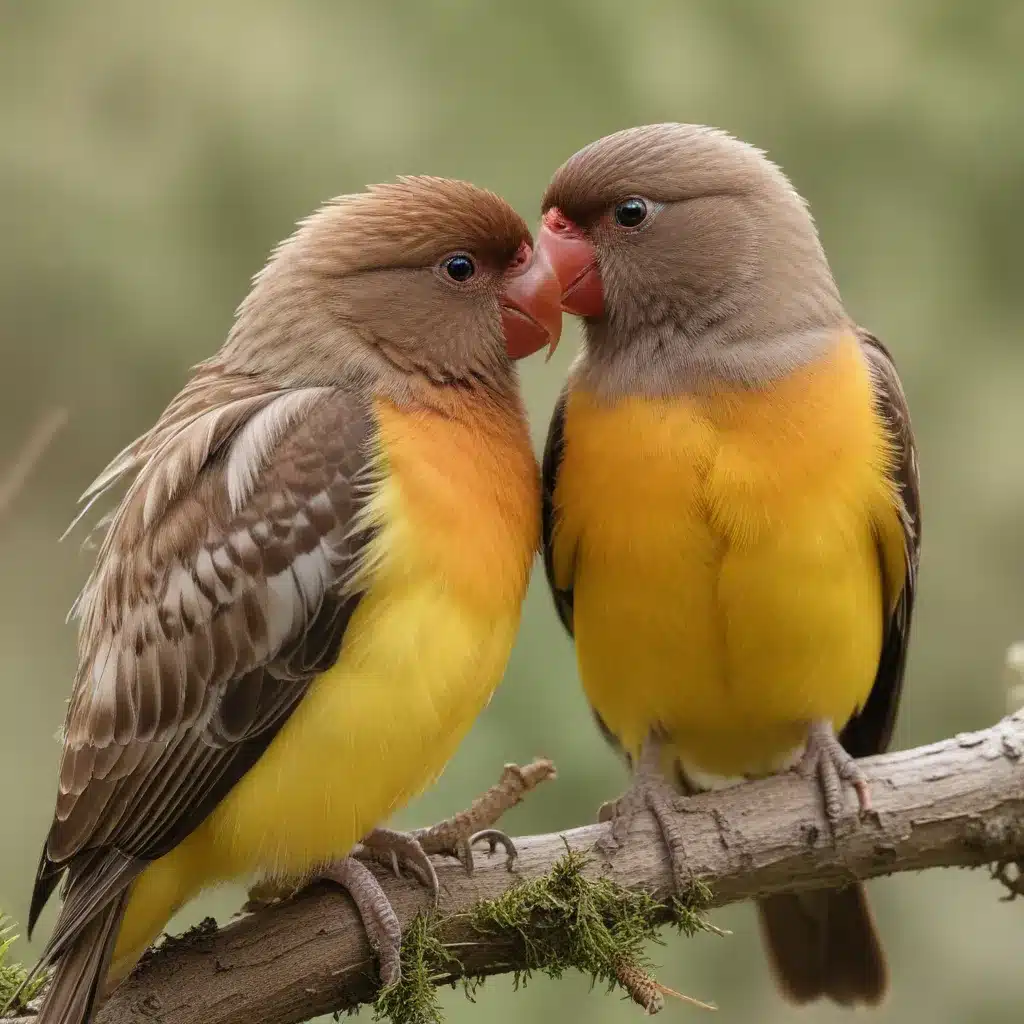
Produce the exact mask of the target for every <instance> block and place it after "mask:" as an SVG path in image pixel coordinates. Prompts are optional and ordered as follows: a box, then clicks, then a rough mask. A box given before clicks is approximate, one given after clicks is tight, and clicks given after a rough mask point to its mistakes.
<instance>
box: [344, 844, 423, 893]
mask: <svg viewBox="0 0 1024 1024" xmlns="http://www.w3.org/2000/svg"><path fill="white" fill-rule="evenodd" d="M349 856H350V857H354V858H355V859H356V860H360V861H369V862H370V863H376V864H383V865H384V866H385V867H387V868H390V869H391V870H392V872H393V873H394V875H395V877H396V878H401V876H402V868H403V867H405V868H406V870H408V871H409V873H410V874H412V875H413V876H414V877H415V878H416V880H417V881H418V882H419V883H420V884H421V885H423V886H425V887H426V888H427V889H429V890H430V893H431V895H432V896H434V898H435V899H436V898H437V894H438V892H439V891H440V889H441V885H440V883H439V882H438V880H437V872H436V871H435V870H434V865H433V864H431V863H430V855H429V854H428V853H427V851H426V850H424V849H423V846H422V844H421V843H420V841H419V839H418V838H417V836H416V834H415V833H412V832H396V831H395V830H394V829H390V828H375V829H373V831H372V832H370V833H368V834H367V835H365V836H363V838H362V839H361V840H360V841H359V842H358V843H357V844H356V846H355V849H354V850H353V851H352V852H351V853H350V854H349Z"/></svg>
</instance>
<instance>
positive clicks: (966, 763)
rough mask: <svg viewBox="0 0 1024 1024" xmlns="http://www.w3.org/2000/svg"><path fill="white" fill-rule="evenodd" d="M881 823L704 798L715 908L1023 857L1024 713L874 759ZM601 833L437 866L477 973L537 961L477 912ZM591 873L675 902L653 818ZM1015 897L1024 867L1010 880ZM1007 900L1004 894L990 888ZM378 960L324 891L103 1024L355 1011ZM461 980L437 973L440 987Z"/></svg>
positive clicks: (281, 1021)
mask: <svg viewBox="0 0 1024 1024" xmlns="http://www.w3.org/2000/svg"><path fill="white" fill-rule="evenodd" d="M863 764H864V767H865V770H866V772H867V775H868V778H869V780H870V782H871V785H872V789H873V795H874V803H875V807H876V808H877V812H878V814H877V817H875V818H874V819H872V820H866V821H863V822H860V823H859V825H858V823H857V822H856V821H855V820H854V819H853V817H852V815H853V811H852V808H853V799H852V796H851V797H850V800H849V806H850V808H851V821H850V823H849V827H848V828H844V829H842V830H840V834H839V835H837V836H835V837H832V836H830V835H829V834H828V832H827V828H826V824H825V820H824V817H823V814H822V811H821V808H820V806H819V803H818V799H817V794H816V792H815V790H814V788H813V787H812V786H810V785H809V784H808V783H807V782H806V781H804V780H802V779H800V778H798V777H797V776H795V775H786V776H781V777H776V778H772V779H767V780H764V781H762V782H756V783H750V784H748V785H744V786H739V787H736V788H735V789H731V790H728V791H725V792H718V793H717V794H706V795H704V796H701V797H698V798H695V799H694V800H692V801H691V804H690V806H691V809H690V810H688V811H687V812H686V814H685V818H686V821H685V823H684V827H685V833H686V836H687V850H686V852H687V857H688V860H689V862H690V863H691V864H692V866H693V867H694V869H695V871H696V872H697V874H698V875H699V876H700V877H701V878H703V879H704V880H705V881H706V882H707V884H708V885H709V886H710V887H711V891H712V893H713V901H712V902H713V904H714V905H723V904H727V903H735V902H739V901H743V900H750V899H753V898H755V897H758V896H764V895H767V894H769V893H775V892H783V891H796V890H800V889H807V888H815V887H819V886H823V885H836V884H841V883H843V882H846V881H848V880H850V879H855V878H871V877H874V876H876V875H885V874H891V873H894V872H898V871H917V870H921V869H924V868H936V867H954V866H962V867H976V866H980V865H986V864H997V865H1004V866H1005V865H1006V864H1008V863H1012V862H1017V861H1020V860H1022V859H1024V712H1018V713H1017V714H1016V715H1013V716H1011V717H1009V718H1006V719H1004V720H1003V721H1001V722H1000V723H998V724H997V725H995V726H993V727H992V728H991V729H987V730H984V731H982V732H977V733H971V734H964V735H960V736H957V737H954V738H952V739H949V740H945V741H943V742H941V743H935V744H932V745H931V746H926V747H920V748H918V749H916V750H908V751H903V752H900V753H895V754H889V755H886V756H883V757H876V758H872V759H869V760H867V761H865V762H863ZM604 828H606V826H604V825H589V826H585V827H583V828H576V829H571V830H568V831H566V832H564V833H560V834H554V835H541V836H529V837H525V838H521V839H517V840H516V845H517V847H518V850H519V859H518V861H517V864H516V868H515V872H514V873H509V872H508V871H507V870H506V867H505V858H504V856H493V857H489V858H488V857H487V856H486V855H483V856H478V857H477V866H476V871H475V872H474V874H473V875H472V876H468V877H467V875H466V874H465V872H464V870H463V869H462V867H461V866H460V865H458V864H457V863H456V862H455V861H453V860H451V859H447V860H446V861H445V862H444V863H439V865H438V874H439V876H440V878H441V881H442V887H443V895H442V899H441V902H440V905H439V908H438V909H439V913H440V914H441V916H442V925H441V928H440V935H441V937H442V939H443V941H444V942H445V944H446V945H448V946H450V948H451V949H452V951H453V952H454V953H455V954H456V955H457V957H458V960H459V962H460V964H461V970H462V971H464V972H465V973H466V974H467V975H484V974H497V973H503V972H509V971H512V970H515V969H517V968H522V967H524V966H526V964H525V961H524V951H523V947H522V943H520V942H517V941H516V940H515V938H514V937H511V936H508V935H503V934H500V933H499V934H494V935H492V934H481V933H480V932H478V931H475V930H474V929H473V927H472V925H471V924H470V922H469V920H468V916H467V914H466V912H467V911H469V910H470V908H471V907H473V905H474V904H475V903H476V902H477V901H478V900H482V899H493V898H495V897H498V896H499V895H500V894H501V893H502V892H503V891H505V890H506V889H507V888H508V887H509V886H511V885H513V884H514V883H515V882H516V880H517V879H530V878H536V877H539V876H542V875H543V874H545V873H546V872H548V871H550V870H551V868H552V866H553V865H554V864H555V863H556V862H557V861H558V860H559V858H561V857H563V856H564V854H565V852H566V848H567V847H569V848H571V849H573V850H578V851H588V852H589V851H592V849H593V846H594V842H595V840H596V839H597V838H598V837H599V836H600V835H601V834H602V832H603V830H604ZM586 872H587V874H588V875H590V876H591V877H596V876H597V875H601V874H603V875H606V876H609V877H611V878H612V879H614V880H615V881H617V882H619V883H621V884H622V885H624V886H626V887H628V888H630V889H644V890H647V891H649V892H650V893H652V894H654V895H655V896H656V897H657V898H659V899H662V900H667V899H668V898H669V897H670V896H671V885H672V873H671V869H670V867H669V864H668V861H667V858H666V856H665V852H664V850H663V848H662V846H661V844H660V842H658V841H657V840H656V838H655V835H654V833H653V825H652V823H651V822H648V821H644V822H643V823H642V824H639V823H638V825H637V828H636V830H635V833H634V835H633V836H632V837H631V840H630V842H629V844H628V845H627V846H625V847H623V848H622V849H621V850H620V852H619V853H618V855H617V856H616V858H615V860H614V863H612V864H611V865H606V864H602V863H601V861H600V858H598V857H596V856H593V857H591V860H590V862H589V864H588V866H587V868H586ZM1001 880H1002V881H1003V882H1004V884H1005V885H1006V887H1007V888H1008V889H1009V890H1010V892H1011V893H1012V892H1013V890H1014V889H1018V890H1021V889H1022V886H1021V879H1020V873H1019V869H1018V868H1015V869H1013V870H1012V871H1009V872H1007V871H1005V870H1004V871H1003V872H1002V873H1001ZM385 885H386V887H387V889H388V892H389V894H390V896H391V899H392V901H393V903H394V906H395V908H396V910H397V912H398V914H399V917H400V918H401V920H402V922H403V926H404V925H408V923H409V922H410V921H411V920H412V919H413V918H414V917H415V915H416V914H417V912H418V911H420V910H423V909H425V908H426V907H427V904H428V897H427V896H426V894H425V892H424V890H423V889H422V887H420V886H418V885H417V884H416V883H415V882H414V881H411V880H406V879H390V880H389V881H388V882H386V883H385ZM993 895H995V890H994V891H993ZM374 973H375V966H374V962H373V959H372V956H371V952H370V949H369V947H368V946H367V944H366V940H365V938H364V936H363V933H362V931H361V929H360V928H359V925H358V922H357V920H356V917H355V913H354V911H353V908H352V906H351V904H350V902H349V901H348V899H347V897H346V896H344V895H343V894H342V893H340V892H337V891H332V890H331V889H330V888H328V887H324V886H317V887H314V888H312V889H309V890H306V891H304V892H303V893H301V894H300V895H298V896H297V897H296V898H294V899H292V900H290V901H287V902H286V903H284V904H281V905H279V906H277V907H274V908H270V909H266V910H263V911H260V912H258V913H255V914H250V915H247V916H245V917H243V918H241V919H239V920H236V921H233V922H232V923H230V924H228V925H227V926H225V927H223V928H221V929H219V930H214V929H211V930H210V931H209V932H208V933H206V934H200V935H197V936H194V937H193V938H191V939H190V940H188V941H181V940H178V941H175V942H172V943H170V944H168V945H167V946H166V947H164V948H163V949H162V950H158V951H157V952H155V953H154V954H153V955H152V956H151V957H150V958H149V960H148V961H147V963H146V964H145V965H144V966H143V967H142V968H141V969H140V970H138V971H137V972H136V974H134V975H133V976H132V977H131V978H130V979H129V980H128V981H127V982H126V983H125V984H124V985H123V986H122V987H121V988H120V989H119V990H117V992H115V993H114V995H113V996H112V997H111V999H110V1001H109V1002H108V1003H107V1004H106V1005H105V1006H104V1007H103V1009H102V1010H101V1012H100V1014H99V1022H98V1024H129V1022H132V1024H134V1022H142V1021H146V1022H147V1024H153V1022H154V1021H157V1022H167V1024H171V1022H174V1024H242V1022H247V1021H252V1020H259V1021H262V1022H264V1024H291V1022H296V1021H302V1020H306V1019H308V1018H309V1017H312V1016H315V1015H317V1014H322V1013H325V1012H329V1011H332V1010H345V1009H349V1008H352V1007H354V1006H356V1005H358V1004H359V1003H363V1002H367V1001H370V1000H372V999H373V998H374V997H375V995H376V983H375V981H374ZM444 980H451V979H450V978H439V979H438V981H444Z"/></svg>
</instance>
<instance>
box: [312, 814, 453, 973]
mask: <svg viewBox="0 0 1024 1024" xmlns="http://www.w3.org/2000/svg"><path fill="white" fill-rule="evenodd" d="M371 835H372V833H371ZM405 838H407V837H405ZM424 856H425V855H424ZM322 877H323V878H325V879H327V880H329V881H331V882H335V883H336V884H338V885H340V886H341V887H342V888H343V889H345V890H346V891H347V892H348V894H349V895H350V896H351V897H352V902H353V903H355V905H356V910H357V911H358V913H359V919H360V920H361V921H362V922H363V928H364V929H365V931H366V937H367V938H368V939H369V940H370V945H371V946H372V947H373V950H374V952H376V954H377V956H378V958H379V959H380V980H381V984H382V985H383V986H384V987H385V988H387V987H388V986H389V985H395V984H397V983H398V981H399V980H400V979H401V977H402V961H401V950H402V926H401V925H400V924H399V922H398V915H397V914H396V913H395V908H394V907H392V906H391V901H390V900H389V899H388V897H387V893H386V892H384V890H383V889H382V888H381V885H380V882H379V881H377V878H376V877H375V876H374V874H373V872H372V871H371V870H370V869H369V868H368V867H367V866H366V865H365V864H363V863H362V861H360V860H358V859H357V858H356V857H354V856H352V857H345V858H344V859H343V860H339V861H337V862H336V863H334V864H332V865H331V866H330V867H328V868H327V869H326V870H325V871H324V872H323V873H322ZM435 878H436V876H435Z"/></svg>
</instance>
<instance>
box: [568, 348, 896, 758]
mask: <svg viewBox="0 0 1024 1024" xmlns="http://www.w3.org/2000/svg"><path fill="white" fill-rule="evenodd" d="M565 438H566V443H565V451H564V458H563V462H562V465H561V469H560V473H559V479H558V485H557V491H556V499H555V500H556V508H557V510H558V519H557V526H556V534H555V562H556V576H557V577H558V578H559V580H560V582H561V583H562V584H563V585H564V584H568V583H570V582H572V583H573V584H574V587H575V611H574V625H575V633H576V645H577V652H578V660H579V667H580V673H581V676H582V679H583V684H584V687H585V689H586V692H587V694H588V697H589V699H590V700H591V702H592V703H593V704H594V706H595V708H596V710H597V711H598V713H599V714H600V715H601V716H602V718H604V720H605V721H606V723H607V724H608V725H609V727H610V728H611V729H612V730H613V732H615V733H616V734H617V735H618V736H619V737H620V739H621V740H622V742H623V743H624V745H625V746H626V748H627V749H629V750H632V751H633V752H634V753H635V752H637V751H638V749H639V746H640V744H641V743H642V742H643V739H644V737H645V736H646V735H647V733H648V731H649V730H650V729H651V728H652V726H654V725H655V724H658V725H660V726H662V727H664V728H665V729H667V730H668V731H669V733H670V735H671V737H672V740H673V743H674V746H675V748H676V750H677V751H678V753H679V756H680V757H681V759H682V761H683V762H684V764H686V765H687V766H689V767H692V768H694V769H696V770H699V771H702V772H707V773H714V774H720V775H737V774H743V773H753V772H759V771H768V770H771V769H772V768H773V767H774V766H775V764H776V763H777V762H778V760H779V759H780V757H782V756H784V755H786V754H788V753H789V752H790V751H792V750H793V748H794V747H796V746H797V745H798V744H799V743H800V742H801V741H802V739H803V736H804V732H805V729H806V723H807V722H808V721H809V720H811V719H815V718H827V719H830V720H832V721H834V722H835V723H836V724H837V726H841V725H843V724H845V722H846V721H847V720H848V719H849V717H850V716H851V715H852V713H853V712H854V710H855V709H856V707H857V706H858V705H859V704H860V703H861V702H863V700H864V699H865V698H866V696H867V694H868V692H869V691H870V688H871V685H872V682H873V680H874V674H875V669H876V667H877V662H878V654H879V650H880V644H881V631H882V624H883V611H884V608H885V601H886V598H885V596H884V595H883V592H882V574H881V569H880V566H879V543H882V545H883V546H884V547H885V548H886V549H887V551H889V550H891V551H892V553H893V558H894V559H898V560H899V561H898V562H897V564H902V547H901V543H902V541H901V534H900V531H899V521H898V518H897V515H896V507H895V503H894V495H893V491H892V488H891V485H890V484H889V481H888V477H887V467H888V464H889V459H890V457H891V455H890V447H889V444H888V440H887V438H886V436H885V433H884V430H883V428H882V425H881V423H880V420H879V418H878V416H877V414H876V411H875V407H874V402H873V398H872V390H871V382H870V378H869V376H868V369H867V366H866V364H865V363H864V360H863V358H862V356H861V355H860V351H859V348H858V346H857V342H856V340H855V339H854V338H852V337H850V338H848V339H845V340H844V341H843V342H842V343H841V344H840V345H838V346H837V347H836V348H835V349H834V350H833V351H832V352H831V353H830V354H829V355H828V356H827V357H825V358H823V359H821V360H820V361H818V362H816V363H814V364H812V365H810V366H807V367H806V368H804V369H802V370H800V371H799V372H796V373H794V374H792V375H791V376H789V377H788V378H786V379H784V380H782V381H779V382H777V383H776V384H774V385H773V386H771V387H769V388H765V389H763V390H758V391H752V390H748V391H738V390H737V391H728V392H726V391H720V392H718V393H716V394H714V395H710V396H700V397H696V396H689V397H679V398H673V399H666V400H658V401H652V400H647V399H640V398H634V399H629V400H625V401H620V402H617V403H615V404H614V405H606V404H602V403H601V402H599V401H597V400H596V399H595V398H594V397H592V396H590V395H588V394H586V393H580V392H578V391H575V392H572V393H571V395H570V399H569V402H568V407H567V413H566V424H565Z"/></svg>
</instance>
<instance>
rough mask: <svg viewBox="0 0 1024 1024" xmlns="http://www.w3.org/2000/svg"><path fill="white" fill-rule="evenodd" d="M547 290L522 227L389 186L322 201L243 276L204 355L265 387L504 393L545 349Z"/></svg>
mask: <svg viewBox="0 0 1024 1024" xmlns="http://www.w3.org/2000/svg"><path fill="white" fill-rule="evenodd" d="M558 296H559V288H558V283H557V280H556V279H555V278H554V276H553V274H552V271H551V268H550V267H549V266H548V265H547V264H546V262H545V261H544V260H543V259H537V258H536V257H535V254H534V251H533V239H532V237H531V235H530V231H529V228H528V227H527V226H526V223H525V222H524V221H523V220H522V218H521V217H519V216H518V214H516V212H515V211H514V210H513V209H512V208H511V207H510V206H509V205H508V204H507V203H506V202H505V201H504V200H503V199H501V198H500V197H498V196H496V195H494V194H493V193H491V192H488V191H486V190H484V189H481V188H477V187H476V186H474V185H470V184H468V183H466V182H461V181H450V180H447V179H444V178H430V177H409V178H400V179H399V180H398V181H397V182H396V183H394V184H387V185H374V186H371V187H370V188H369V189H367V190H366V191H365V192H361V193H358V194H355V195H347V196H341V197H340V198H338V199H335V200H332V201H331V202H329V203H327V204H326V205H325V206H323V207H322V208H321V209H320V210H318V211H317V212H316V213H314V214H313V215H312V216H311V217H309V218H308V219H306V220H305V221H303V222H302V223H301V224H300V225H299V227H298V229H297V230H296V232H295V233H294V234H293V235H292V236H291V237H290V238H288V239H287V240H286V241H284V242H283V243H282V244H281V245H280V246H278V248H277V249H276V250H275V252H274V254H273V256H272V257H271V259H270V261H269V263H268V264H267V266H266V267H265V268H264V269H263V270H262V271H261V272H260V273H259V274H258V275H257V276H256V278H255V280H254V282H253V287H252V290H251V291H250V293H249V295H248V296H247V297H246V299H245V300H244V301H243V302H242V304H241V306H240V307H239V310H238V315H237V319H236V322H235V326H234V328H233V330H232V332H231V334H230V336H229V338H228V340H227V342H226V343H225V345H224V348H223V349H222V350H221V352H220V353H219V354H218V356H217V357H216V360H217V362H218V363H219V364H220V365H221V366H222V367H224V368H226V369H228V370H231V371H237V372H244V373H246V374H249V375H254V374H255V375H259V376H261V377H263V378H264V379H266V381H267V382H268V383H270V384H273V385H275V386H302V385H309V384H333V383H340V382H342V381H346V380H347V381H351V380H353V379H354V380H357V381H359V382H362V383H365V384H366V385H367V386H368V387H370V388H371V389H373V388H379V389H381V390H383V391H384V392H386V393H388V394H390V395H391V396H392V397H394V398H397V399H401V398H402V397H403V395H404V394H405V393H408V392H410V391H415V390H416V384H417V382H419V383H426V384H428V385H439V384H440V385H443V384H448V383H455V384H458V383H473V382H478V383H483V384H485V385H488V386H490V387H492V388H497V389H498V390H503V389H505V388H506V387H507V386H514V381H515V375H514V373H513V371H512V367H511V361H512V360H515V359H518V358H521V357H523V356H526V355H529V354H530V353H531V352H535V351H537V350H539V349H540V348H543V347H545V346H546V345H552V344H554V343H555V342H557V340H558V335H559V332H560V330H561V310H560V309H559V302H558Z"/></svg>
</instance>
